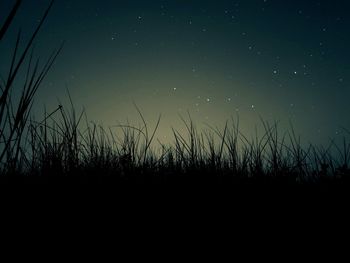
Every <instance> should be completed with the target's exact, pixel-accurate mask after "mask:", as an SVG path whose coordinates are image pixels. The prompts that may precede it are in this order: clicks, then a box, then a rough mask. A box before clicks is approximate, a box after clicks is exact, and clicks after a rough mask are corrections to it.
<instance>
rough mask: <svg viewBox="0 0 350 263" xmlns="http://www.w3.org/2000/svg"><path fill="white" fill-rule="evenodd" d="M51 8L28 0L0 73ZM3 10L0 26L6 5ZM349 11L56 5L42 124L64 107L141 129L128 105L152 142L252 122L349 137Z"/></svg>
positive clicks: (243, 4)
mask: <svg viewBox="0 0 350 263" xmlns="http://www.w3.org/2000/svg"><path fill="white" fill-rule="evenodd" d="M49 2H50V1H48V0H26V1H24V3H23V5H22V6H21V9H20V12H19V13H18V15H17V17H16V20H15V23H14V24H13V25H12V28H11V31H10V32H9V34H8V35H7V37H6V41H5V42H3V43H1V45H0V56H1V60H0V74H1V75H2V76H5V75H6V74H7V72H8V70H9V68H8V58H9V57H10V55H11V52H10V51H12V50H13V46H14V42H15V37H16V34H17V32H18V29H19V28H20V27H21V28H22V31H23V32H24V34H23V44H24V43H25V40H27V39H28V37H29V35H30V33H31V32H32V31H33V30H34V28H35V26H36V25H37V24H38V20H39V19H40V18H41V16H42V14H43V12H44V10H45V8H46V7H47V5H48V4H49ZM13 3H14V1H12V0H1V1H0V22H2V21H3V19H4V17H5V14H7V13H8V10H9V9H10V7H11V6H12V5H13ZM349 13H350V1H346V0H344V1H341V0H333V1H316V0H307V1H306V0H303V1H301V0H294V1H290V0H244V1H243V0H240V1H239V0H236V1H226V0H216V1H203V0H202V1H199V0H198V1H195V0H186V1H185V0H173V1H170V0H169V1H165V0H162V1H161V0H150V1H146V0H138V1H136V0H128V1H115V0H113V1H112V0H99V1H97V0H89V1H85V0H84V1H83V0H57V1H56V2H55V4H54V6H53V9H52V10H51V12H50V15H49V17H48V20H47V21H46V23H45V25H44V27H43V28H42V30H41V31H40V36H39V37H38V38H37V39H36V42H35V43H36V47H35V54H36V55H37V56H40V57H41V58H42V59H44V58H45V57H48V55H49V53H50V52H51V51H53V50H54V49H55V48H57V47H58V46H59V45H60V44H61V42H62V41H65V46H64V49H63V51H62V53H61V55H60V56H59V58H58V59H57V62H56V63H55V65H54V67H53V69H52V71H51V72H50V73H49V75H48V76H47V78H46V81H45V83H44V85H43V86H42V87H41V89H40V90H39V91H38V94H37V96H36V104H35V107H34V112H35V114H36V116H37V118H40V115H41V114H42V112H43V109H44V106H46V107H47V110H48V111H50V110H54V109H55V108H57V106H58V104H59V102H58V100H60V101H61V102H62V103H63V104H64V105H65V104H67V98H68V97H67V92H66V89H68V90H69V92H70V94H71V96H72V99H73V101H74V103H75V106H76V109H77V110H80V109H82V108H83V107H85V109H86V111H87V114H88V116H89V119H91V120H93V121H96V122H97V123H101V124H104V125H105V126H112V125H115V124H117V121H121V122H125V121H126V120H127V119H129V121H130V122H131V123H139V122H140V118H138V117H137V111H136V110H135V108H134V106H133V102H135V103H136V104H137V105H138V107H139V108H140V109H141V110H142V112H143V114H144V116H145V119H146V120H147V121H148V122H149V123H150V124H152V123H154V122H155V121H156V119H157V117H158V115H159V114H162V120H161V127H160V130H159V133H158V137H160V138H162V139H163V140H166V137H165V136H167V137H168V135H169V134H170V131H171V127H172V126H173V127H174V128H178V129H180V130H181V127H183V125H181V124H180V123H181V121H180V119H179V114H180V115H183V116H186V114H187V111H188V112H189V113H190V114H191V116H192V118H193V120H194V121H195V122H196V123H197V125H198V127H203V126H204V125H205V123H208V124H210V125H212V126H215V125H218V126H220V127H222V126H223V125H224V123H225V121H226V120H227V119H229V118H231V116H233V117H236V116H237V115H239V118H240V123H241V129H242V131H243V132H244V133H246V134H249V133H250V132H251V131H254V125H255V124H259V122H260V120H259V118H260V117H262V118H263V119H266V120H269V121H273V120H279V121H280V122H281V127H282V128H286V127H288V125H289V122H290V121H291V122H292V123H293V124H294V126H295V129H296V131H297V133H298V134H301V136H302V137H303V138H305V140H310V141H317V142H318V141H324V140H326V139H327V138H329V137H332V138H333V137H337V136H342V134H343V131H342V128H341V127H342V126H343V127H346V128H348V129H349V128H350V118H349V116H348V113H349V112H350V100H349V98H350V85H349V84H350V66H349V61H350V30H349V29H350V17H349Z"/></svg>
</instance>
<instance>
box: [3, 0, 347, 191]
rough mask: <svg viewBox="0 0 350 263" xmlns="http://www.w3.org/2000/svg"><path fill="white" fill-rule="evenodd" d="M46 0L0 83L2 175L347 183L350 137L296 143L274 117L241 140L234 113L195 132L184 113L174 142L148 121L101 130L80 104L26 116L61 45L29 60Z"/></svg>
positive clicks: (18, 177)
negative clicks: (21, 77)
mask: <svg viewBox="0 0 350 263" xmlns="http://www.w3.org/2000/svg"><path fill="white" fill-rule="evenodd" d="M20 4H21V1H20V0H18V1H16V3H15V5H14V7H13V9H12V11H11V13H10V14H9V16H8V18H7V19H6V21H5V23H4V25H2V26H1V30H0V41H1V40H2V39H3V37H4V36H5V35H6V32H7V30H8V28H9V26H10V24H11V22H12V20H13V18H14V17H15V15H16V12H17V10H18V8H19V7H20ZM52 4H53V1H52V2H51V3H50V5H49V7H48V8H47V10H46V11H45V13H44V15H43V17H42V19H41V20H40V23H39V25H38V26H37V28H36V29H35V31H34V33H33V34H32V36H31V38H30V40H29V42H28V43H27V45H26V46H25V47H24V51H23V52H22V53H21V54H19V40H20V36H21V34H20V33H19V34H18V37H17V41H16V44H15V46H14V53H13V56H12V62H11V65H9V67H10V70H9V74H8V76H7V77H6V78H5V79H3V80H2V82H0V88H1V96H0V174H1V180H3V181H6V180H8V181H10V180H32V181H33V182H35V181H36V180H37V181H42V182H46V181H50V180H54V178H69V179H68V180H72V181H74V180H77V181H79V182H87V181H92V182H133V183H134V182H137V183H188V184H192V183H193V184H201V183H209V184H212V183H229V184H233V183H237V184H242V183H243V184H245V183H248V184H250V183H253V184H257V185H265V184H267V185H274V184H276V185H284V184H285V185H300V184H333V183H341V184H346V183H347V182H348V177H349V176H350V167H349V158H350V143H349V141H347V140H346V139H345V138H344V141H343V143H342V145H338V144H336V143H335V142H334V141H332V142H331V143H330V145H329V146H328V147H327V148H323V147H318V146H314V145H309V146H308V147H307V148H304V147H302V145H301V142H300V138H299V137H298V136H297V135H296V132H295V131H294V129H293V127H292V126H291V129H290V132H289V133H287V134H283V135H282V136H281V135H280V131H279V128H278V123H277V122H275V123H272V124H271V123H269V122H267V121H264V120H263V119H262V120H261V123H262V125H263V135H262V136H258V135H257V133H256V136H255V138H254V139H248V138H247V137H246V136H245V135H244V134H243V133H242V132H241V131H240V129H239V119H238V118H237V119H231V120H229V121H227V122H226V125H225V126H224V128H223V129H218V128H214V127H211V126H208V129H207V130H204V131H199V130H198V129H197V128H196V127H195V123H194V121H193V120H192V119H191V116H190V115H188V117H187V118H184V117H180V118H181V120H182V122H183V125H184V127H185V131H186V132H185V133H181V132H179V131H178V130H177V129H176V128H173V129H172V133H173V140H174V143H173V144H172V145H165V144H163V143H161V142H160V141H159V140H157V139H156V138H157V137H156V132H157V130H158V127H159V124H160V121H161V116H159V117H158V119H157V122H156V125H155V127H153V128H151V127H149V125H148V124H147V122H146V120H145V118H144V116H143V115H142V113H141V110H140V109H139V108H138V107H137V106H136V105H135V108H136V110H137V111H138V113H139V116H140V120H141V124H140V125H139V126H134V125H131V124H120V125H117V126H114V127H111V128H109V129H105V128H103V127H101V126H99V125H97V124H95V123H92V122H89V120H88V118H87V116H86V114H85V112H84V111H81V112H76V110H75V107H74V104H73V102H72V99H71V97H70V96H69V99H70V103H71V106H70V108H67V107H63V106H61V105H60V106H58V107H57V109H56V110H55V111H53V112H51V113H47V112H44V116H43V118H42V120H41V121H35V120H34V119H32V118H31V117H30V112H31V108H32V105H33V98H34V96H35V93H36V92H37V90H38V88H39V87H40V85H41V83H42V81H43V79H44V78H45V76H46V75H47V73H48V72H49V70H50V69H51V66H52V65H53V63H54V61H55V60H56V58H57V56H58V55H59V53H60V51H61V49H62V46H61V47H60V48H59V49H58V50H56V51H54V52H53V53H52V55H51V56H50V57H49V58H48V60H47V61H46V63H45V64H44V66H43V67H42V68H41V69H39V68H40V67H39V61H38V60H37V61H36V62H34V61H33V60H34V56H33V52H32V51H31V48H32V45H33V41H34V39H35V38H36V36H37V34H38V32H39V30H40V28H41V27H42V25H43V23H44V21H45V19H46V18H47V15H48V13H49V10H50V8H51V6H52ZM25 61H27V62H28V66H27V69H26V75H25V83H24V84H23V87H22V91H21V97H20V100H19V102H18V103H15V102H14V100H12V96H11V94H12V92H13V90H14V89H15V87H14V84H13V83H14V80H15V79H16V78H18V74H19V70H20V69H21V68H23V67H25Z"/></svg>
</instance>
